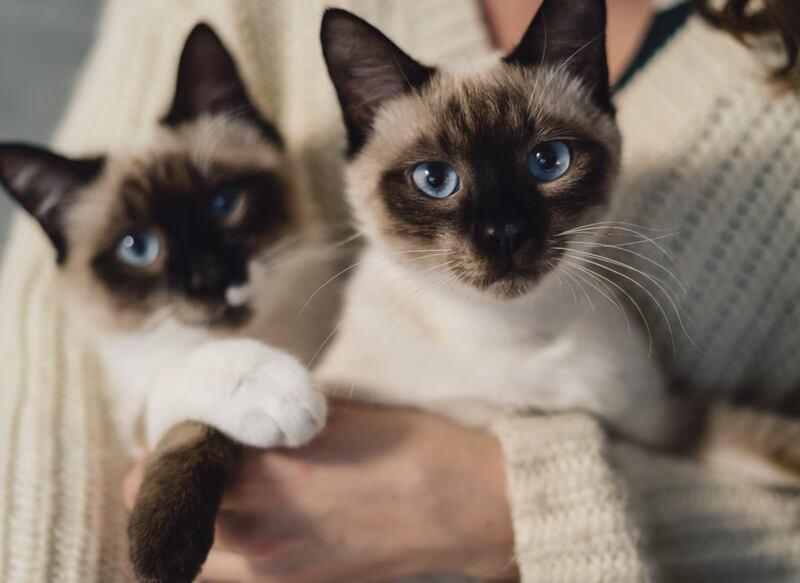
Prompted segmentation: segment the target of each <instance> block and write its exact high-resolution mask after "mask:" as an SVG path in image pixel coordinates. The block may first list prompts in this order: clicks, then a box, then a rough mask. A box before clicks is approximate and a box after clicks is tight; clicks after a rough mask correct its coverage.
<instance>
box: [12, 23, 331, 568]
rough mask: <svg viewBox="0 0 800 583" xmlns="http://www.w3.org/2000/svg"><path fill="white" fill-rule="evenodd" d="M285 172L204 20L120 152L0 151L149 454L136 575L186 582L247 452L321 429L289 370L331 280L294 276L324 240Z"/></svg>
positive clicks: (116, 398)
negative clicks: (153, 107) (168, 100)
mask: <svg viewBox="0 0 800 583" xmlns="http://www.w3.org/2000/svg"><path fill="white" fill-rule="evenodd" d="M295 178H296V177H295V176H293V175H292V172H291V165H290V160H289V159H288V157H287V153H286V151H285V148H284V145H283V142H282V139H281V136H280V135H279V133H278V132H277V130H276V129H275V127H274V126H273V125H272V124H270V123H269V122H267V121H266V120H264V119H263V118H262V117H261V116H260V115H259V113H258V112H257V110H256V108H255V107H254V105H253V103H252V102H251V101H250V99H249V97H248V95H247V91H246V89H245V86H244V84H243V82H242V80H241V78H240V76H239V73H238V72H237V67H236V65H235V63H234V60H233V59H232V57H231V55H230V54H229V53H228V51H227V50H226V48H225V47H224V45H223V44H222V42H221V41H220V39H219V38H218V37H217V35H216V34H215V33H214V31H213V30H212V29H211V28H209V27H208V26H206V25H198V26H197V27H196V28H195V29H194V30H193V31H192V33H191V34H190V36H189V37H188V40H187V41H186V44H185V47H184V49H183V52H182V55H181V59H180V65H179V71H178V76H177V87H176V90H175V94H174V99H173V101H172V104H171V106H170V108H169V111H168V113H167V114H166V115H165V116H164V117H163V119H161V121H160V123H159V124H157V126H154V127H150V128H145V131H143V132H142V135H140V136H135V137H132V139H131V142H130V145H129V146H127V147H125V148H117V149H114V150H112V151H109V152H107V153H105V154H103V155H101V156H97V157H91V158H80V159H73V158H67V157H64V156H61V155H59V154H56V153H53V152H50V151H48V150H46V149H44V148H40V147H36V146H29V145H22V144H9V143H6V144H2V145H0V181H2V184H3V185H4V186H5V187H6V189H7V190H8V191H9V192H10V193H11V195H12V196H13V197H14V198H16V200H17V201H18V202H19V203H20V204H21V205H22V207H23V208H24V209H25V210H26V211H27V212H28V213H29V214H30V215H31V216H32V217H33V218H35V219H36V220H37V221H38V222H39V224H40V225H41V227H42V229H43V230H44V232H45V233H46V234H47V236H48V237H49V239H50V241H51V242H52V244H53V247H54V248H55V252H56V261H57V263H58V267H59V272H60V277H61V280H62V287H63V288H64V291H65V295H66V296H67V297H68V300H69V303H68V310H67V312H68V316H69V317H73V318H74V319H75V320H76V321H79V322H80V328H81V329H83V330H85V331H86V332H87V334H88V336H89V339H90V341H91V342H92V343H93V344H94V346H95V347H96V349H97V351H98V352H99V354H100V356H101V358H102V363H103V365H104V368H105V372H106V375H107V379H108V382H109V384H110V388H111V389H112V390H111V393H110V397H109V401H110V402H111V403H112V404H113V406H114V409H115V413H116V418H117V422H118V424H119V427H120V430H121V434H122V436H123V438H124V439H125V441H126V443H127V445H128V446H129V447H130V448H131V451H135V450H136V448H137V447H140V446H146V447H148V448H151V449H152V448H154V447H155V451H154V452H152V454H151V456H150V459H149V462H148V467H147V469H146V472H145V478H144V482H143V484H142V487H141V490H140V492H139V495H138V499H137V502H136V506H135V508H134V510H133V514H132V516H131V520H130V525H129V538H130V552H131V559H132V561H133V566H134V570H135V572H136V575H137V577H138V578H139V579H140V580H141V581H147V582H164V583H181V582H186V583H188V582H190V581H193V580H194V578H195V576H196V575H197V573H198V572H199V569H200V567H201V565H202V563H203V562H204V560H205V558H206V555H207V553H208V551H209V549H210V546H211V543H212V540H213V526H214V519H215V517H216V513H217V510H218V506H219V503H220V500H221V496H222V492H223V489H224V486H225V484H226V482H227V481H228V478H229V476H230V475H231V472H232V471H233V469H234V468H235V466H236V462H237V458H238V453H239V451H240V448H241V447H242V445H241V444H244V445H249V446H257V447H272V446H287V447H295V446H299V445H301V444H304V443H306V442H307V441H308V440H309V439H311V438H312V437H313V436H314V435H315V434H316V433H317V431H318V430H319V429H320V428H321V427H322V425H323V423H324V420H325V414H326V402H325V399H324V397H323V395H322V394H321V392H320V391H319V390H318V389H317V387H316V385H315V383H314V382H313V380H312V378H311V377H310V374H309V372H308V371H307V369H306V367H305V366H304V365H303V364H301V360H299V359H308V358H309V357H310V356H311V354H312V352H313V350H315V349H316V348H317V347H318V346H319V344H320V342H321V341H322V338H323V337H324V335H325V332H326V330H325V328H326V325H327V324H328V323H327V322H326V321H325V318H326V315H327V310H328V308H329V307H330V306H329V305H326V302H325V301H321V302H319V304H318V305H317V303H316V302H315V305H314V306H311V308H310V309H312V310H316V312H312V313H311V314H307V317H305V318H304V319H301V320H299V321H297V322H296V321H295V315H296V314H297V313H298V309H299V307H300V306H299V305H297V303H298V302H299V301H302V300H303V299H305V298H306V297H308V294H309V293H310V292H312V291H313V290H314V289H316V288H317V287H318V286H319V284H320V283H321V281H324V280H325V279H326V278H327V275H328V273H327V271H326V269H325V268H324V265H323V264H322V263H319V262H317V263H313V262H312V263H313V266H312V267H313V268H312V269H303V268H299V267H298V266H299V265H300V264H301V263H302V261H300V259H301V258H302V257H301V256H302V254H303V252H304V251H307V250H308V249H310V248H311V247H312V246H313V244H314V243H313V241H314V240H315V236H314V235H313V233H317V232H318V231H316V230H314V226H315V223H316V219H315V217H314V213H313V209H312V205H311V204H310V202H309V201H308V200H305V199H304V198H303V196H304V195H303V191H302V189H300V188H297V189H295V188H293V185H292V182H293V180H295ZM307 263H308V262H307ZM308 266H311V264H310V263H308ZM320 334H321V336H320ZM273 346H274V347H276V348H273ZM277 347H279V348H280V350H279V349H278V348H277ZM284 350H285V351H284Z"/></svg>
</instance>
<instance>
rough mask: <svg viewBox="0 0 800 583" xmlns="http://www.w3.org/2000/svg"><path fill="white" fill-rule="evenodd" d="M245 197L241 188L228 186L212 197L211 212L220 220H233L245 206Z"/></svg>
mask: <svg viewBox="0 0 800 583" xmlns="http://www.w3.org/2000/svg"><path fill="white" fill-rule="evenodd" d="M244 198H245V197H244V192H242V189H241V188H239V187H236V186H226V187H225V188H223V189H221V190H220V191H219V192H217V194H215V195H214V196H213V197H212V198H211V212H213V213H214V216H215V217H217V218H218V219H220V220H223V221H230V220H233V219H235V218H236V216H237V215H238V214H239V212H240V211H241V210H242V208H243V207H244Z"/></svg>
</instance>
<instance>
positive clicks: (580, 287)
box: [564, 271, 597, 313]
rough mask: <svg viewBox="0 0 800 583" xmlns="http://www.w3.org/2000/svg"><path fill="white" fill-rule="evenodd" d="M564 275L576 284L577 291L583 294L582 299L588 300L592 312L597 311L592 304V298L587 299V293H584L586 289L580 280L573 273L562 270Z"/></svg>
mask: <svg viewBox="0 0 800 583" xmlns="http://www.w3.org/2000/svg"><path fill="white" fill-rule="evenodd" d="M564 275H566V276H567V277H568V278H570V280H572V281H573V282H575V285H576V286H577V288H578V291H579V292H581V293H582V294H583V299H585V300H586V301H587V302H588V304H589V307H590V308H591V310H592V312H593V313H597V312H596V310H595V309H594V304H593V303H592V300H591V299H589V295H588V294H587V293H586V290H585V289H584V287H583V286H582V285H581V282H580V280H579V279H578V278H577V277H575V274H574V273H570V272H569V271H564Z"/></svg>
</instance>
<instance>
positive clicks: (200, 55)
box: [161, 23, 283, 146]
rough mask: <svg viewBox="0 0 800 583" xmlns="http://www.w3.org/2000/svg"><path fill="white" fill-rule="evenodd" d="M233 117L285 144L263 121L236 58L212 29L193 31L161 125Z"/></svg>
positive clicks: (206, 27)
mask: <svg viewBox="0 0 800 583" xmlns="http://www.w3.org/2000/svg"><path fill="white" fill-rule="evenodd" d="M216 114H231V115H232V116H234V117H236V118H237V119H241V120H247V121H249V122H251V123H252V124H254V125H255V126H256V127H257V128H258V129H259V130H261V132H262V134H263V135H264V137H265V138H266V139H268V140H270V141H272V142H273V143H275V144H276V145H278V146H282V145H283V140H282V139H281V136H280V134H279V133H278V131H277V130H276V129H275V127H274V126H273V125H272V124H271V123H269V122H268V121H266V120H265V119H264V118H263V117H261V115H260V113H259V112H258V110H257V109H256V107H255V106H254V105H253V102H252V100H251V99H250V97H249V95H248V94H247V89H246V88H245V84H244V81H243V80H242V77H241V75H240V74H239V70H238V68H237V67H236V62H235V61H234V58H233V56H232V55H231V53H230V52H229V51H228V49H227V48H226V47H225V44H224V43H223V42H222V39H220V37H219V36H218V35H217V33H216V32H214V29H213V28H211V27H210V26H209V25H207V24H204V23H201V24H198V25H197V26H195V27H194V29H192V32H190V33H189V37H188V38H187V39H186V43H185V44H184V46H183V51H182V52H181V58H180V64H179V65H178V80H177V83H176V86H175V96H174V97H173V99H172V104H171V105H170V108H169V111H168V112H167V115H165V116H164V117H163V118H162V120H161V122H162V123H163V124H164V125H167V126H172V127H176V126H179V125H181V124H185V123H190V122H193V121H196V120H197V119H198V118H199V117H201V116H203V115H216Z"/></svg>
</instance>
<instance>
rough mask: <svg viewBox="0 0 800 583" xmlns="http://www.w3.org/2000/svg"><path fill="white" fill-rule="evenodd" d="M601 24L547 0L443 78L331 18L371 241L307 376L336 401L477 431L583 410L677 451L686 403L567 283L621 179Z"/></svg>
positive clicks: (356, 199)
mask: <svg viewBox="0 0 800 583" xmlns="http://www.w3.org/2000/svg"><path fill="white" fill-rule="evenodd" d="M605 23H606V7H605V3H604V2H603V1H602V0H576V1H574V2H559V1H556V0H545V2H544V3H543V5H542V7H541V8H540V10H539V11H538V13H537V15H536V16H535V18H534V19H533V21H532V22H531V24H530V26H529V27H528V29H527V31H526V32H525V34H524V36H523V38H522V40H521V42H520V43H519V45H518V46H517V47H516V48H515V49H514V50H513V51H512V52H511V53H510V54H508V55H506V56H504V57H503V58H502V59H500V60H499V62H498V61H497V60H495V61H493V62H492V63H491V64H490V65H488V66H486V65H483V66H482V67H480V68H478V69H477V70H476V69H474V68H473V69H469V70H455V71H445V70H442V69H439V68H432V67H429V66H427V65H423V64H421V63H419V62H417V61H416V60H414V59H413V58H412V57H410V56H409V55H407V54H406V53H405V52H403V51H402V50H401V49H400V48H399V47H398V46H396V45H395V44H394V43H393V42H392V41H391V40H389V39H388V38H387V37H386V36H384V35H383V34H382V33H381V32H380V31H378V30H377V29H375V28H374V27H372V26H371V25H369V24H368V23H366V22H364V21H363V20H361V19H360V18H358V17H356V16H354V15H352V14H350V13H348V12H345V11H342V10H336V9H332V10H329V11H328V12H326V13H325V16H324V19H323V24H322V31H321V40H322V46H323V54H324V56H325V60H326V63H327V66H328V71H329V74H330V77H331V79H332V81H333V85H334V87H335V89H336V93H337V96H338V99H339V102H340V105H341V109H342V112H343V118H344V123H345V126H346V130H347V136H348V150H347V154H348V164H347V171H346V178H347V179H346V191H347V192H346V194H347V199H348V202H349V205H350V208H351V212H352V214H353V216H354V220H355V223H356V225H357V228H358V230H359V232H361V233H362V234H363V235H364V236H365V238H366V240H367V241H368V243H367V244H366V248H365V250H364V252H363V256H362V258H361V263H360V265H359V266H358V268H357V270H356V271H355V273H354V275H353V278H352V280H351V282H350V284H349V287H348V289H347V291H346V296H345V298H346V299H345V307H344V312H343V315H342V319H341V321H340V323H339V326H338V328H337V330H338V331H337V334H336V336H335V338H334V340H333V342H332V344H331V346H330V348H329V350H328V351H327V353H326V355H325V357H324V358H323V360H322V362H321V363H320V365H319V367H318V369H317V371H316V377H317V379H318V380H319V381H320V382H321V383H322V384H323V385H324V386H325V387H326V388H327V389H328V390H331V391H333V392H339V391H341V392H343V393H344V394H352V395H353V396H354V397H355V398H357V399H363V400H367V401H371V402H379V403H384V404H392V405H405V406H413V407H418V408H423V409H427V410H432V411H435V412H438V413H441V414H444V415H446V416H449V417H451V418H454V419H456V420H458V421H460V422H463V423H468V424H470V425H473V426H477V427H486V426H487V425H488V424H490V423H491V420H492V418H493V417H495V416H496V415H498V414H499V413H502V412H513V411H521V412H527V411H535V412H558V411H570V410H581V411H584V412H588V413H591V414H593V415H595V416H597V417H598V418H599V419H601V420H602V421H603V422H605V423H606V424H607V425H608V427H609V428H611V429H612V430H613V431H615V432H616V433H618V434H620V435H622V436H624V437H627V438H631V439H634V440H636V441H637V442H640V443H643V444H647V445H653V446H671V445H672V444H673V443H675V441H676V440H678V439H679V438H680V437H681V435H682V432H683V428H682V424H681V423H679V422H677V420H678V419H680V418H681V417H682V405H681V404H680V403H679V402H678V401H677V400H676V399H674V398H673V397H672V396H671V394H670V391H669V390H668V387H667V384H666V382H665V379H664V375H663V374H662V371H661V370H660V368H659V366H658V365H657V363H656V362H655V359H654V358H650V357H649V347H648V343H647V342H646V341H645V340H644V337H643V334H642V332H641V331H639V330H638V329H637V328H636V327H633V326H631V327H629V319H627V316H623V314H621V313H620V311H618V309H617V308H618V306H617V305H616V302H613V301H609V300H610V299H611V298H607V297H604V296H608V295H609V293H613V291H609V293H606V292H605V291H603V288H601V287H600V285H593V286H592V287H591V288H587V290H586V291H587V293H594V295H595V296H597V297H596V298H591V300H592V301H590V302H586V303H580V302H575V301H573V298H572V297H571V296H569V295H568V292H566V291H565V290H563V289H562V288H561V287H560V283H559V282H560V281H561V280H562V279H563V278H565V277H578V278H582V279H583V280H585V281H589V282H591V281H593V280H592V278H591V277H590V276H589V275H588V274H589V273H591V271H590V269H589V268H590V267H591V266H587V265H586V264H585V263H586V262H583V261H581V259H580V257H582V255H581V252H582V251H581V250H585V249H586V247H582V246H581V247H578V245H585V243H586V240H587V239H586V238H585V237H583V236H582V233H583V231H581V230H580V229H581V227H582V226H587V225H591V224H592V223H593V222H595V221H597V220H598V218H599V217H602V214H603V212H604V211H605V209H607V208H608V205H609V200H610V198H611V195H612V189H613V185H614V181H615V177H616V175H617V173H618V167H619V160H620V147H621V138H620V134H619V131H618V129H617V126H616V123H615V111H614V106H613V104H612V99H611V92H610V88H609V77H608V64H607V57H606V48H605ZM574 241H577V243H574ZM567 274H569V275H567ZM596 281H599V280H596ZM607 285H609V290H613V288H611V287H610V284H607ZM590 303H591V307H590V305H589V304H590Z"/></svg>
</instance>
